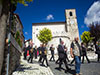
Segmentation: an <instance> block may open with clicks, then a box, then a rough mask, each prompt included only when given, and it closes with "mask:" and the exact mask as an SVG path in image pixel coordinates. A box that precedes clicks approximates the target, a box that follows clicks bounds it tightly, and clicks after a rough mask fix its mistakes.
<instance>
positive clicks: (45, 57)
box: [42, 55, 49, 66]
mask: <svg viewBox="0 0 100 75" xmlns="http://www.w3.org/2000/svg"><path fill="white" fill-rule="evenodd" d="M44 61H46V65H47V66H48V65H49V64H48V61H47V56H46V55H43V61H42V65H43V64H44Z"/></svg>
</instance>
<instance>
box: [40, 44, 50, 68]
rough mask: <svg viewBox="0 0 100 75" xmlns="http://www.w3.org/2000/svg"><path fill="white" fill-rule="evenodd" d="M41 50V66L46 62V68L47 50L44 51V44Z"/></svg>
mask: <svg viewBox="0 0 100 75" xmlns="http://www.w3.org/2000/svg"><path fill="white" fill-rule="evenodd" d="M41 50H42V59H43V61H42V65H44V61H46V65H47V67H48V66H49V64H48V61H47V49H46V45H45V44H43V46H42V48H41Z"/></svg>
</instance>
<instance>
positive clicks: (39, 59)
mask: <svg viewBox="0 0 100 75" xmlns="http://www.w3.org/2000/svg"><path fill="white" fill-rule="evenodd" d="M41 60H42V55H41V54H40V58H39V62H41Z"/></svg>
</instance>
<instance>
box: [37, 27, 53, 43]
mask: <svg viewBox="0 0 100 75" xmlns="http://www.w3.org/2000/svg"><path fill="white" fill-rule="evenodd" d="M38 39H39V40H40V41H41V42H42V43H45V44H47V43H48V42H49V41H50V40H51V39H52V33H51V30H49V29H47V28H44V29H42V30H40V32H39V36H38Z"/></svg>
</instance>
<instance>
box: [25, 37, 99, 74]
mask: <svg viewBox="0 0 100 75" xmlns="http://www.w3.org/2000/svg"><path fill="white" fill-rule="evenodd" d="M78 40H79V39H78V37H76V38H74V41H72V43H71V45H70V55H71V57H72V58H73V60H72V61H71V63H70V64H72V63H73V62H74V61H75V71H76V75H81V73H80V67H81V62H82V63H84V57H86V59H87V61H88V63H90V60H89V58H88V56H87V48H86V44H85V43H83V42H82V43H81V44H79V42H78ZM97 44H98V42H97V43H96V46H95V47H96V51H95V53H96V54H97V55H98V59H97V61H99V59H100V49H99V47H98V45H97ZM49 50H50V51H51V58H50V59H49V61H54V62H55V63H56V64H59V66H58V67H59V70H61V65H62V64H63V63H64V65H65V67H66V70H65V72H68V71H69V70H71V68H69V66H68V62H70V60H69V58H68V56H67V50H68V49H67V47H66V46H65V45H64V41H63V40H61V42H60V44H59V45H58V47H57V51H58V59H57V60H56V61H55V55H54V51H55V47H54V45H53V44H52V45H51V47H50V48H49ZM28 56H29V57H28ZM37 56H39V60H38V62H39V63H41V65H44V61H45V62H46V66H47V67H48V66H50V65H49V63H48V59H47V45H46V44H40V46H39V47H38V48H37V46H35V47H34V48H33V44H32V42H30V44H29V46H28V47H25V49H24V59H25V60H27V61H28V62H30V63H33V57H34V58H35V59H37ZM81 58H82V60H81ZM44 66H45V65H44Z"/></svg>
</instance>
